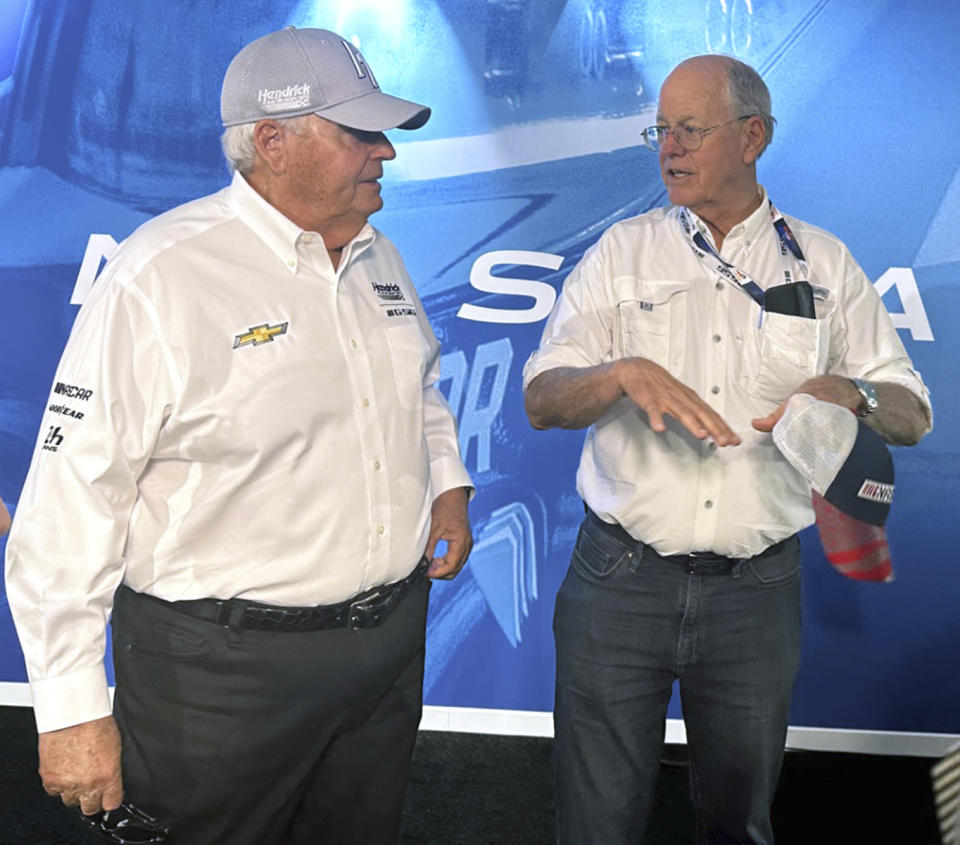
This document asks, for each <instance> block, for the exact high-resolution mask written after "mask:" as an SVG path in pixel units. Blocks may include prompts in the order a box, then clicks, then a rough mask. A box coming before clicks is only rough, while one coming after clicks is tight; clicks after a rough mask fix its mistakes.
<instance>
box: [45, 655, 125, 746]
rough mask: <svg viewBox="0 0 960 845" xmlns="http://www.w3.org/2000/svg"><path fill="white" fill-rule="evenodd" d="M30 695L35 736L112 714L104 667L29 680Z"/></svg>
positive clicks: (101, 665)
mask: <svg viewBox="0 0 960 845" xmlns="http://www.w3.org/2000/svg"><path fill="white" fill-rule="evenodd" d="M30 694H31V696H32V697H33V714H34V717H35V718H36V720H37V732H38V733H47V732H49V731H57V730H60V729H61V728H69V727H71V726H73V725H79V724H81V723H82V722H92V721H93V720H94V719H102V718H103V717H104V716H109V715H110V714H111V712H112V711H113V708H112V706H111V704H110V691H109V689H108V688H107V674H106V671H105V670H104V668H103V664H100V665H99V666H94V667H92V668H90V669H84V670H82V671H80V672H73V673H71V674H69V675H61V676H59V677H54V678H44V679H43V680H42V681H31V683H30Z"/></svg>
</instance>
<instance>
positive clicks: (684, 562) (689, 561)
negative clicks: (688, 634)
mask: <svg viewBox="0 0 960 845" xmlns="http://www.w3.org/2000/svg"><path fill="white" fill-rule="evenodd" d="M587 519H588V520H590V522H592V523H593V524H594V525H596V526H597V527H598V528H599V529H600V530H601V531H603V532H604V533H606V534H607V535H609V536H610V537H613V538H614V539H615V540H617V541H618V542H620V543H622V544H623V545H624V546H627V547H628V548H633V549H638V550H641V551H642V552H643V554H651V555H656V556H657V557H658V558H660V560H665V561H668V562H669V563H676V564H679V565H680V566H685V567H687V568H688V569H690V570H691V571H694V570H695V569H701V570H702V571H701V573H700V574H704V575H706V574H714V573H716V574H723V573H724V572H727V571H730V570H732V569H733V568H734V567H735V566H736V565H737V564H738V563H740V562H741V561H743V560H762V559H763V558H765V557H767V556H769V555H775V554H777V553H778V552H780V551H782V550H783V547H784V546H785V545H786V544H787V543H788V542H789V541H790V540H791V539H792V537H794V536H796V535H791V537H787V539H785V540H781V541H780V542H779V543H774V544H773V545H772V546H770V547H768V548H766V549H764V550H763V551H762V552H760V554H758V555H754V556H753V557H748V558H735V557H727V556H726V555H718V554H717V553H716V552H690V553H689V554H685V555H661V554H657V552H656V551H655V550H654V549H653V547H651V546H648V545H647V544H646V543H642V542H640V541H639V540H635V539H634V538H633V537H632V536H631V535H630V534H628V533H627V531H626V530H625V529H624V528H623V526H621V525H618V524H617V523H615V522H605V521H604V520H602V519H600V517H599V516H597V515H596V514H595V513H594V512H593V511H592V510H589V509H588V510H587ZM701 564H702V567H701V566H700V565H701Z"/></svg>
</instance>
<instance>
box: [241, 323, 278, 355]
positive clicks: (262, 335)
mask: <svg viewBox="0 0 960 845" xmlns="http://www.w3.org/2000/svg"><path fill="white" fill-rule="evenodd" d="M288 325H290V324H289V323H277V325H275V326H271V325H268V324H267V323H264V324H263V325H260V326H251V327H250V329H249V330H248V331H245V332H244V333H243V334H238V335H237V336H236V337H235V338H234V339H233V348H234V349H239V348H240V347H241V346H246V345H247V344H248V343H252V344H253V345H254V346H259V345H260V344H261V343H272V342H273V339H274V338H275V337H276V336H277V335H278V334H286V333H287V326H288Z"/></svg>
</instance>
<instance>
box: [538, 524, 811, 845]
mask: <svg viewBox="0 0 960 845" xmlns="http://www.w3.org/2000/svg"><path fill="white" fill-rule="evenodd" d="M554 634H555V637H556V646H557V686H556V703H555V708H554V727H555V736H556V740H555V761H556V777H557V841H558V842H559V843H563V845H584V843H598V845H618V843H634V845H636V843H640V842H642V841H643V837H644V832H645V830H646V825H647V818H648V815H649V810H650V806H651V801H652V797H653V793H654V787H655V785H656V779H657V773H658V771H659V762H660V755H661V750H662V746H663V736H664V720H665V718H666V710H667V703H668V701H669V699H670V692H671V688H672V685H673V681H674V679H676V678H679V680H680V694H681V702H682V705H683V716H684V722H685V724H686V730H687V744H688V748H689V753H690V786H691V797H692V799H693V803H694V807H695V808H696V824H697V838H696V841H697V843H711V844H712V843H751V845H761V844H762V845H768V843H772V842H773V831H772V828H771V825H770V805H771V803H772V802H773V797H774V792H775V790H776V786H777V780H778V779H779V777H780V768H781V764H782V762H783V749H784V742H785V739H786V731H787V713H788V708H789V704H790V694H791V690H792V689H793V682H794V679H795V677H796V671H797V666H798V662H799V653H800V543H799V541H798V540H797V538H796V537H792V538H790V539H789V540H787V541H785V542H784V543H783V544H781V545H780V546H778V547H776V548H775V549H774V550H773V551H772V552H770V553H765V554H764V555H760V556H758V557H757V558H752V559H750V560H745V561H729V560H723V561H720V562H710V563H701V562H697V563H694V564H689V565H688V564H687V563H681V562H678V561H677V560H676V559H669V560H668V559H664V558H662V557H660V556H659V555H657V554H656V553H655V552H654V551H653V549H650V548H648V547H644V546H643V544H640V543H628V542H626V541H625V539H624V538H623V537H617V536H613V535H611V533H610V532H609V531H606V530H604V529H603V527H602V526H601V525H600V524H599V520H598V519H597V517H595V516H594V515H593V514H589V515H588V516H587V519H585V520H584V523H583V525H582V526H581V528H580V534H579V537H578V538H577V545H576V547H575V548H574V551H573V558H572V560H571V563H570V569H569V571H568V572H567V576H566V578H565V579H564V582H563V584H562V585H561V587H560V591H559V593H558V595H557V605H556V612H555V615H554Z"/></svg>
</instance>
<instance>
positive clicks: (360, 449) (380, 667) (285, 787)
mask: <svg viewBox="0 0 960 845" xmlns="http://www.w3.org/2000/svg"><path fill="white" fill-rule="evenodd" d="M221 116H222V119H223V125H224V127H225V131H224V134H223V138H222V141H223V149H224V153H225V155H226V158H227V160H228V162H229V164H230V166H231V169H232V170H233V171H234V175H233V180H232V182H231V184H230V185H229V186H228V187H226V188H224V189H223V190H222V191H220V192H218V193H216V194H214V195H211V196H208V197H203V198H201V199H198V200H195V201H194V202H191V203H188V204H186V205H183V206H180V207H178V208H176V209H173V210H172V211H170V212H168V213H166V214H164V215H162V216H161V217H159V218H156V219H155V220H152V221H150V222H148V223H146V224H145V225H144V226H142V227H141V228H140V229H138V230H137V231H136V232H135V233H134V234H133V235H131V237H130V238H128V239H127V240H126V241H124V243H123V244H122V245H121V246H120V249H119V250H118V252H117V254H116V256H115V257H114V258H113V259H111V261H110V262H109V263H108V265H107V267H106V268H105V269H104V271H103V274H102V276H101V277H100V278H99V279H98V280H97V283H96V285H95V287H94V290H93V293H92V295H91V297H90V299H89V300H88V301H87V302H86V303H85V304H84V307H83V308H82V309H81V311H80V313H79V315H78V317H77V320H76V324H75V325H74V329H73V332H72V334H71V337H70V339H69V341H68V343H67V348H66V350H65V351H64V355H63V358H62V360H61V363H60V366H59V368H58V371H57V375H56V382H55V387H54V390H53V398H52V399H51V405H50V408H48V410H47V417H45V419H44V422H43V424H42V430H41V434H40V441H39V442H38V444H37V449H36V451H35V454H34V459H33V463H32V466H31V470H30V474H29V476H28V479H27V482H26V484H25V486H24V490H23V495H22V496H21V500H20V504H19V507H18V510H17V513H16V519H15V520H14V527H13V533H12V536H11V538H10V541H9V544H8V546H7V580H6V585H7V595H8V597H9V601H10V607H11V609H12V611H13V615H14V618H15V621H16V624H17V628H18V633H19V636H20V641H21V644H22V646H23V651H24V655H25V658H26V665H27V668H28V672H29V675H30V682H31V690H32V694H33V699H34V707H35V713H36V717H37V727H38V730H39V732H40V743H39V756H40V773H41V776H42V778H43V783H44V787H45V789H46V790H47V792H48V793H50V794H52V795H59V796H60V797H61V799H62V800H63V802H64V803H66V804H68V805H72V806H79V807H80V809H81V810H82V812H83V813H84V814H85V815H87V816H88V817H89V816H93V815H94V814H96V813H98V812H99V811H101V810H105V811H108V813H107V815H101V816H99V817H95V818H94V819H93V822H94V826H95V827H96V829H98V830H100V831H102V832H104V833H105V834H106V835H108V836H109V837H111V841H115V842H122V841H142V842H145V841H150V842H154V841H160V839H161V838H162V837H163V831H164V830H166V829H169V830H170V842H171V843H173V842H176V843H185V845H244V843H246V844H247V845H270V843H276V844H277V845H279V843H284V845H293V844H294V843H304V845H305V844H306V843H310V845H313V844H314V843H338V845H339V843H357V845H361V843H362V845H371V843H392V842H395V841H396V839H397V834H398V830H399V826H400V818H401V812H402V807H403V798H404V790H405V787H406V781H407V774H408V770H409V764H410V759H411V755H412V752H413V745H414V741H415V738H416V733H417V728H418V725H419V721H420V714H421V693H422V682H423V666H424V639H425V628H426V611H427V599H428V595H429V589H430V582H429V580H428V579H429V578H452V577H454V576H455V575H456V574H457V572H458V571H459V570H460V568H461V567H462V566H463V565H464V562H465V560H466V558H467V555H468V554H469V551H470V547H471V544H472V540H471V536H470V525H469V520H468V517H467V499H468V494H469V491H470V489H471V488H470V478H469V475H468V474H467V471H466V469H465V467H464V465H463V462H462V461H461V459H460V454H459V447H458V444H457V434H456V426H455V420H454V417H453V414H452V412H451V411H450V408H449V406H448V405H447V403H446V401H445V399H444V398H443V395H442V394H441V393H440V391H439V389H438V388H437V382H438V379H439V376H440V345H439V343H438V342H437V339H436V337H435V336H434V334H433V331H432V330H431V328H430V324H429V322H428V320H427V316H426V314H425V313H424V311H423V307H422V305H421V303H420V300H419V298H418V295H417V292H416V290H415V288H414V285H413V283H412V281H411V279H410V278H409V276H408V275H407V272H406V269H405V268H404V264H403V261H402V260H401V258H400V255H399V254H398V252H397V250H396V248H395V247H394V246H393V244H392V243H390V241H389V240H387V239H386V238H385V237H384V236H383V235H382V234H381V233H380V232H379V231H377V230H376V229H374V228H373V227H372V226H371V225H370V224H369V223H368V218H369V217H370V215H371V214H373V213H375V212H377V211H378V210H380V208H381V207H382V206H383V200H382V198H381V195H380V188H381V186H380V179H381V178H382V176H383V170H384V162H388V161H390V160H391V159H393V158H394V156H395V155H396V153H395V150H394V148H393V146H392V144H391V142H390V141H389V140H388V139H387V137H386V135H385V134H384V131H385V130H389V129H394V128H402V129H417V128H419V127H420V126H422V125H423V124H424V123H426V121H427V119H428V118H429V116H430V109H429V108H427V107H425V106H422V105H420V104H418V103H413V102H410V101H407V100H402V99H399V98H396V97H391V96H389V95H387V94H384V93H383V92H382V91H381V90H380V88H379V86H378V85H377V83H376V81H375V79H374V76H373V74H372V72H371V70H370V68H369V67H368V65H367V64H366V61H365V59H364V57H363V56H362V55H361V53H360V52H359V50H357V49H356V47H355V46H354V45H353V44H351V43H350V42H348V41H346V40H345V39H343V38H341V37H340V36H339V35H337V34H336V33H333V32H329V31H327V30H322V29H295V28H294V27H288V28H286V29H283V30H281V31H278V32H274V33H271V34H269V35H265V36H264V37H262V38H259V39H257V40H256V41H254V42H252V43H251V44H248V45H247V46H246V47H244V48H243V49H242V50H241V51H240V52H239V53H238V54H237V55H236V56H235V57H234V59H233V61H232V62H231V64H230V66H229V68H228V69H227V72H226V76H225V78H224V82H223V87H222V93H221ZM66 406H69V408H70V411H71V412H70V415H69V416H67V415H66V412H65V411H64V410H63V408H64V407H66ZM441 541H443V542H442V543H441ZM111 611H112V616H111ZM108 616H111V621H112V630H113V663H114V668H115V673H116V681H117V684H116V697H115V699H114V702H113V707H112V708H111V701H110V698H109V696H108V690H107V679H106V675H105V672H104V667H103V652H104V629H105V625H106V621H107V618H108ZM121 799H123V802H124V803H123V805H122V807H121V808H120V811H119V812H114V811H115V810H116V809H117V807H118V805H120V804H121Z"/></svg>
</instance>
